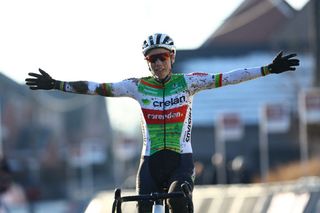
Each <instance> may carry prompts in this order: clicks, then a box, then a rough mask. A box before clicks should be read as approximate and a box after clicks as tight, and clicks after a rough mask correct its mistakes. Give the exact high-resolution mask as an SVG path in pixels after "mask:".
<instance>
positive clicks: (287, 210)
mask: <svg viewBox="0 0 320 213" xmlns="http://www.w3.org/2000/svg"><path fill="white" fill-rule="evenodd" d="M133 194H135V191H134V190H123V192H122V195H133ZM113 199H114V192H113V191H105V192H101V193H99V194H98V195H97V196H96V197H95V198H93V199H92V200H91V202H90V203H89V205H88V207H87V209H86V213H93V212H94V213H99V212H101V213H102V212H111V206H112V203H113ZM193 202H194V210H195V211H194V212H195V213H280V212H281V213H300V212H301V213H318V212H320V178H319V177H306V178H302V179H299V180H296V181H287V182H276V183H262V184H232V185H205V186H199V185H196V187H195V189H194V192H193ZM135 205H136V204H135V203H124V205H123V208H122V209H123V212H126V213H135V212H136V209H135Z"/></svg>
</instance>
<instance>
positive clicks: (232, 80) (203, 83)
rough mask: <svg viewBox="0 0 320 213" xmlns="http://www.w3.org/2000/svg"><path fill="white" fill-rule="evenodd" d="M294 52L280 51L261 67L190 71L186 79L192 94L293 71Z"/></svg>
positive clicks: (295, 65)
mask: <svg viewBox="0 0 320 213" xmlns="http://www.w3.org/2000/svg"><path fill="white" fill-rule="evenodd" d="M296 56H297V55H296V54H289V55H286V56H283V52H280V53H279V54H278V55H277V56H276V57H275V58H274V59H273V61H272V62H271V63H270V64H268V65H266V66H262V67H254V68H248V69H236V70H232V71H230V72H227V73H216V74H208V73H190V74H188V75H186V81H187V83H188V85H189V89H190V92H191V93H192V94H194V93H196V92H199V91H201V90H204V89H212V88H217V87H222V86H226V85H230V84H237V83H241V82H244V81H248V80H252V79H255V78H258V77H261V76H265V75H268V74H273V73H275V74H279V73H282V72H286V71H294V70H296V67H297V66H299V64H300V61H299V59H297V58H294V57H296Z"/></svg>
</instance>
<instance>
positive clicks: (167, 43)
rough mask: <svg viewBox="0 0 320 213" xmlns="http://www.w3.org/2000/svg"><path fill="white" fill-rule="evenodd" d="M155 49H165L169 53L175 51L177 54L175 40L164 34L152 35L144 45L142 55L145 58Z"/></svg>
mask: <svg viewBox="0 0 320 213" xmlns="http://www.w3.org/2000/svg"><path fill="white" fill-rule="evenodd" d="M155 48H165V49H167V50H169V51H173V52H174V54H176V47H175V46H174V42H173V40H172V39H171V38H170V36H168V35H167V34H164V33H155V34H153V35H150V36H149V37H148V38H147V39H146V40H145V41H144V42H143V44H142V53H143V55H144V56H146V55H147V53H148V52H149V51H150V50H152V49H155Z"/></svg>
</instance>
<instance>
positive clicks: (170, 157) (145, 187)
mask: <svg viewBox="0 0 320 213" xmlns="http://www.w3.org/2000/svg"><path fill="white" fill-rule="evenodd" d="M185 181H187V182H188V183H189V184H190V186H191V187H192V188H193V182H194V165H193V157H192V153H187V154H179V153H176V152H173V151H169V150H163V151H159V152H157V153H155V154H154V155H152V156H143V157H142V158H141V161H140V166H139V170H138V174H137V182H136V189H137V193H138V194H150V193H152V192H159V193H161V192H166V191H167V190H168V189H169V188H170V186H171V184H172V183H173V182H179V183H183V182H185ZM138 205H139V212H147V210H144V211H143V210H141V209H151V208H152V203H148V202H140V203H139V204H138Z"/></svg>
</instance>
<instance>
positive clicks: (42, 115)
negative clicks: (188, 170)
mask: <svg viewBox="0 0 320 213" xmlns="http://www.w3.org/2000/svg"><path fill="white" fill-rule="evenodd" d="M124 5H126V6H125V7H124ZM319 11H320V2H319V1H317V0H309V1H308V0H291V1H289V0H288V1H285V0H237V1H232V3H217V2H213V1H204V0H203V1H197V3H193V2H191V1H190V2H189V1H169V0H168V1H163V2H162V3H161V5H159V2H157V1H146V0H145V1H126V0H122V1H118V2H117V3H116V2H112V3H111V1H110V2H109V1H98V0H97V1H90V2H86V1H72V0H70V1H55V2H54V3H53V2H51V1H36V0H32V1H26V2H24V1H18V0H13V1H10V2H7V1H0V28H1V34H0V38H1V39H0V121H1V122H0V156H1V157H2V158H5V161H3V165H4V166H1V169H2V170H3V173H1V172H0V180H1V182H2V183H5V181H7V180H8V179H9V178H8V177H10V180H11V182H12V184H11V187H9V188H8V187H7V188H6V187H4V188H6V190H3V191H1V199H0V212H1V208H3V209H10V210H12V211H13V212H15V211H16V212H50V211H52V212H83V211H84V210H85V208H86V206H87V205H88V203H89V202H90V200H91V199H92V198H93V197H94V196H96V195H97V193H99V192H102V191H113V189H114V188H115V187H121V188H123V189H133V188H134V186H135V175H136V171H137V168H138V163H139V157H140V151H141V147H142V143H141V141H142V136H141V130H140V111H139V106H138V105H137V103H135V102H134V101H133V100H131V99H127V98H120V99H118V98H104V97H96V96H83V95H75V94H66V93H62V92H59V91H49V92H48V91H31V90H29V89H28V88H27V87H26V86H25V85H24V82H23V81H24V79H25V78H26V77H27V73H28V72H37V69H38V68H39V67H41V68H43V69H44V70H46V71H47V72H48V73H49V74H50V75H51V76H52V77H53V78H56V79H59V80H66V81H68V80H70V81H72V80H91V81H96V82H114V81H119V80H122V79H125V78H130V77H140V76H145V75H148V74H149V73H148V68H147V66H146V63H145V62H144V60H143V56H142V54H141V43H142V41H143V40H144V39H145V37H146V36H147V35H149V34H151V33H154V32H164V33H168V34H169V35H170V36H172V38H173V39H174V40H175V43H176V45H177V48H178V51H177V59H176V63H175V66H174V71H175V72H177V73H189V72H199V71H202V72H210V73H212V72H213V73H216V72H228V71H230V70H232V69H236V68H245V67H258V66H262V65H267V64H268V63H270V62H271V61H272V59H273V58H274V56H275V55H276V54H277V53H278V52H279V51H281V50H283V51H284V53H285V54H288V53H297V54H298V57H299V59H300V67H299V68H298V69H297V71H296V72H288V73H284V74H281V75H269V76H266V77H264V78H259V79H256V80H253V81H250V82H246V83H243V84H238V85H234V86H228V87H223V88H219V89H215V90H209V91H204V92H201V93H199V94H198V95H197V96H195V98H194V105H193V134H192V141H193V151H194V158H195V166H196V184H197V185H199V187H200V185H202V186H208V185H209V186H214V185H217V184H227V185H232V184H259V183H274V182H281V181H291V180H297V179H299V178H302V177H318V176H319V175H320V164H319V163H318V162H319V157H320V156H319V155H320V146H319V145H320V88H319V87H320V71H319V70H320V14H319V13H320V12H319ZM4 185H5V184H4ZM317 196H318V198H317V200H319V197H320V195H319V193H318V195H317ZM317 202H318V201H317ZM317 202H316V203H317ZM201 212H204V211H201ZM224 212H227V211H224ZM243 212H244V211H243Z"/></svg>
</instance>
